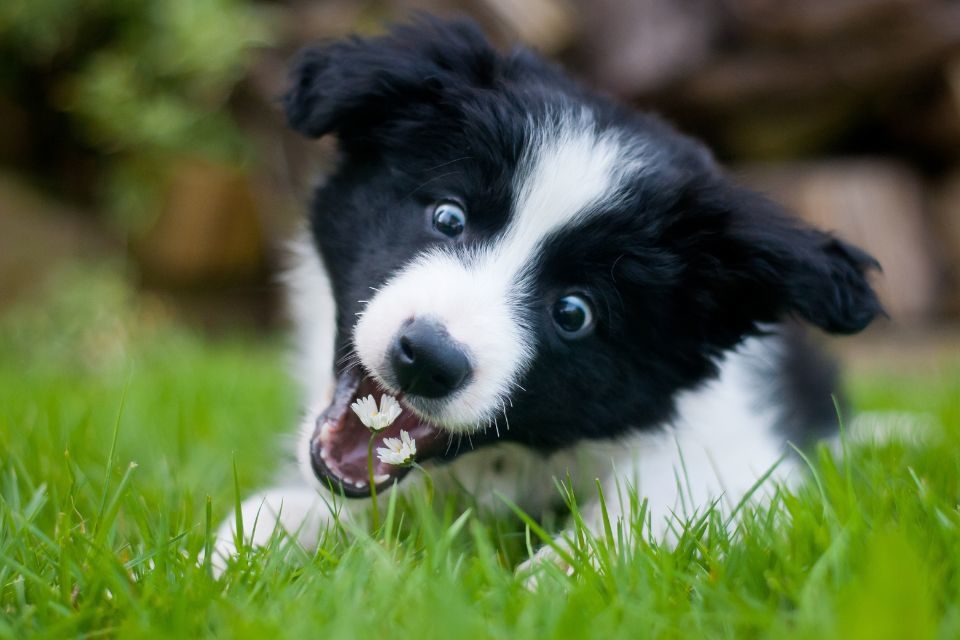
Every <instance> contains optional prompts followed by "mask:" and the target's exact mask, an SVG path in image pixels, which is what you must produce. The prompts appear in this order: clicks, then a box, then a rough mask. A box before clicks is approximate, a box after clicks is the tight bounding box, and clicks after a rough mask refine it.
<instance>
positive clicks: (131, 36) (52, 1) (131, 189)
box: [0, 0, 271, 223]
mask: <svg viewBox="0 0 960 640" xmlns="http://www.w3.org/2000/svg"><path fill="white" fill-rule="evenodd" d="M269 17H270V16H269V13H267V12H265V11H264V9H263V8H262V7H258V6H256V5H253V4H251V3H249V2H247V1H245V0H151V1H149V2H145V1H139V2H138V1H128V0H4V1H3V2H0V43H3V44H2V49H3V50H6V51H7V53H8V55H5V56H3V58H6V59H5V60H2V59H0V83H2V81H3V78H8V79H9V78H14V77H17V76H24V75H26V77H27V80H28V81H29V80H31V78H30V76H31V75H32V74H37V75H44V74H49V75H48V76H47V77H46V78H45V80H49V82H50V86H49V87H48V88H47V91H48V93H49V94H50V95H49V96H48V99H49V102H50V104H52V105H53V106H54V108H56V109H57V110H59V111H62V112H64V113H66V114H67V116H68V118H69V119H70V123H71V127H72V128H73V130H74V131H75V133H76V135H77V136H78V137H79V138H80V139H82V140H83V141H84V143H85V144H88V145H90V146H92V147H93V149H94V150H95V151H96V152H97V153H99V154H103V155H104V156H107V157H108V158H109V161H110V162H109V166H108V168H107V176H108V178H107V180H106V181H105V182H104V187H103V191H102V192H101V193H100V195H101V196H103V197H104V199H105V203H104V204H106V205H107V209H108V210H109V211H110V212H111V213H113V214H115V215H117V216H119V218H120V219H121V220H122V221H124V222H126V223H136V222H138V221H139V222H141V223H142V221H143V220H142V219H143V217H144V216H145V215H146V214H147V213H148V212H149V210H150V208H151V207H150V203H154V202H156V197H157V196H158V195H159V193H158V190H159V189H160V188H161V187H162V184H163V172H164V167H166V166H169V163H170V161H171V160H172V159H175V158H177V157H178V156H182V155H183V154H190V155H202V156H204V157H207V158H211V159H214V160H217V161H220V162H230V163H237V162H241V161H243V159H244V158H245V156H246V155H247V154H248V150H247V148H246V146H245V144H244V141H243V138H242V136H241V134H240V132H239V129H238V127H237V126H236V123H235V122H234V120H233V118H232V117H231V115H230V112H229V110H228V109H226V107H227V105H228V101H229V99H230V96H231V93H232V92H233V90H234V88H235V86H236V84H237V82H238V81H239V80H240V79H241V78H242V77H243V76H244V74H245V72H246V69H247V66H248V64H249V61H250V54H251V53H252V51H253V49H254V48H255V47H257V46H263V45H266V44H267V43H269V41H270V39H271V38H270V20H269ZM10 53H12V56H11V55H9V54H10ZM5 66H6V67H8V68H7V69H4V68H3V67H5ZM17 67H20V68H19V69H18V68H17ZM37 70H40V72H39V73H38V72H37ZM0 86H2V85H0Z"/></svg>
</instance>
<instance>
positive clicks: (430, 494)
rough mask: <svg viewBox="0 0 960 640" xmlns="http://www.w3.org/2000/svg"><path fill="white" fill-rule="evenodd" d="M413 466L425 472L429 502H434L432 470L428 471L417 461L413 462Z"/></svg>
mask: <svg viewBox="0 0 960 640" xmlns="http://www.w3.org/2000/svg"><path fill="white" fill-rule="evenodd" d="M412 466H413V467H414V468H415V469H419V470H420V472H421V473H422V474H423V477H424V480H425V481H426V483H427V504H433V478H432V477H430V472H428V471H427V470H426V469H424V468H423V467H421V466H420V465H419V464H417V463H416V462H414V463H412Z"/></svg>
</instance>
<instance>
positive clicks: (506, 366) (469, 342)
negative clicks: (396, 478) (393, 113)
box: [354, 112, 643, 432]
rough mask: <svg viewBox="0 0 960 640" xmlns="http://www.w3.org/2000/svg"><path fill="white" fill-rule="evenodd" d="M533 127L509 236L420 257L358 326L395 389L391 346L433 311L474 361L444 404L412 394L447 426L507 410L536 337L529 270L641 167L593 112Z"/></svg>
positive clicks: (458, 427) (370, 366) (366, 358)
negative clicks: (546, 244)
mask: <svg viewBox="0 0 960 640" xmlns="http://www.w3.org/2000/svg"><path fill="white" fill-rule="evenodd" d="M530 127H531V134H530V137H531V144H530V145H529V146H528V147H527V149H526V150H525V153H524V156H523V158H522V160H521V162H520V167H519V169H518V172H517V179H516V182H515V185H514V192H515V193H516V194H517V195H516V202H515V203H514V207H513V217H512V219H511V222H510V224H509V225H508V226H507V228H506V230H505V231H504V233H503V234H501V235H500V236H498V237H497V238H495V239H494V240H493V241H492V242H491V243H489V244H487V245H485V246H483V247H480V248H479V249H476V250H474V251H471V252H468V253H461V254H457V253H453V252H450V251H443V250H433V251H428V252H426V253H424V254H423V255H421V256H419V257H418V258H416V259H415V260H413V261H412V263H411V264H410V265H409V266H407V267H406V268H405V269H403V270H401V271H400V272H399V273H398V274H397V275H396V276H395V277H394V278H392V279H391V280H390V281H389V282H388V283H387V284H385V285H384V286H383V287H381V288H380V290H379V291H378V292H377V294H376V295H375V296H374V297H373V298H372V299H371V300H370V302H369V303H368V304H367V306H366V308H365V310H364V312H363V314H362V316H361V318H360V320H359V322H358V323H357V327H356V330H355V334H354V343H355V345H356V349H357V353H358V355H359V356H360V361H361V362H362V363H363V365H364V366H365V367H366V368H367V370H368V371H370V372H371V373H372V374H374V375H375V376H376V377H377V378H379V379H380V381H381V382H382V383H383V384H384V385H386V386H387V387H388V388H390V387H391V386H392V385H391V379H392V376H391V373H390V370H389V367H388V365H387V353H388V349H389V346H390V344H391V342H392V341H393V339H394V336H395V335H396V334H397V332H398V331H399V329H400V327H401V325H402V323H403V322H405V321H406V320H409V319H411V318H414V317H430V318H433V319H434V320H437V321H439V322H440V323H441V324H442V325H443V326H444V327H445V328H446V329H447V331H448V333H449V334H450V336H451V337H452V338H453V339H454V340H456V341H457V342H459V343H460V344H461V345H462V346H463V347H464V348H465V349H466V351H467V353H468V354H469V357H470V360H471V364H472V366H473V376H472V378H471V380H470V382H469V383H468V384H467V386H466V387H464V388H463V389H462V390H460V391H459V392H457V393H456V394H454V395H453V396H451V397H450V398H448V399H445V400H444V401H443V402H429V403H428V402H423V401H420V402H417V401H416V399H410V401H411V402H413V403H415V404H416V407H417V408H418V409H420V410H421V411H422V412H424V413H428V414H429V417H430V419H431V421H433V422H435V423H437V424H440V425H442V426H443V427H445V428H447V429H448V430H450V431H457V432H469V431H473V430H477V429H481V428H484V427H486V426H488V424H489V423H490V422H491V421H492V420H493V419H495V418H496V416H497V415H498V414H500V413H501V412H503V411H504V410H505V406H506V402H507V398H508V397H509V395H510V393H511V391H513V389H514V386H515V385H516V384H517V380H518V379H519V378H520V376H521V374H522V373H523V371H524V369H525V368H526V367H527V365H528V364H529V362H530V361H531V360H532V359H533V356H534V353H533V348H534V345H535V344H536V337H535V336H534V335H533V334H532V332H531V331H530V330H529V329H528V328H527V326H526V325H527V322H526V319H525V316H526V315H527V313H528V311H527V309H526V302H527V300H526V299H527V296H528V292H529V289H530V286H531V284H532V283H531V282H529V280H528V278H527V277H526V276H527V274H528V272H529V270H530V266H531V265H532V264H533V263H534V261H535V260H536V258H537V255H538V252H539V250H540V247H541V246H542V244H543V241H544V240H545V239H546V238H547V237H549V235H550V234H551V233H553V232H555V231H556V230H558V229H560V228H567V229H569V228H572V227H575V226H576V225H577V224H579V223H580V222H581V221H582V220H584V219H585V218H587V217H589V216H590V215H591V214H594V213H596V212H598V211H599V210H601V208H602V207H603V206H604V205H605V204H607V205H608V204H610V203H611V202H612V201H614V200H615V199H616V198H617V197H618V196H619V195H620V193H621V185H622V184H623V183H624V181H625V179H626V178H627V177H628V176H630V175H635V174H636V173H637V172H638V171H640V170H641V169H642V167H643V163H642V161H641V154H640V153H639V150H638V149H637V148H636V147H635V146H631V145H629V144H627V143H626V142H624V141H623V140H621V139H620V137H618V135H617V134H616V133H614V132H612V131H599V130H597V128H596V126H595V124H594V123H593V121H592V118H591V116H590V114H589V113H586V112H584V113H581V114H578V115H576V116H565V117H555V118H551V119H548V120H547V122H546V123H542V124H539V125H535V124H534V123H533V122H531V123H530ZM468 224H469V222H468ZM394 391H399V390H398V389H394Z"/></svg>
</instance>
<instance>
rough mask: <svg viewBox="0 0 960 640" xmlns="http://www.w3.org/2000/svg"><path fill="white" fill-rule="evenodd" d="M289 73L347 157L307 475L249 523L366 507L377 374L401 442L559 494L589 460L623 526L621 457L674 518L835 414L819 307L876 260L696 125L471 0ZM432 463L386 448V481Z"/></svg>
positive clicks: (257, 500)
mask: <svg viewBox="0 0 960 640" xmlns="http://www.w3.org/2000/svg"><path fill="white" fill-rule="evenodd" d="M292 76H293V77H292V87H291V89H290V90H289V92H288V93H287V95H286V97H285V100H284V106H285V109H286V113H287V117H288V119H289V122H290V125H291V126H292V127H293V128H294V129H295V130H297V131H299V132H300V133H302V134H303V135H305V136H308V137H311V138H317V137H320V136H323V135H326V134H335V135H336V136H337V140H338V142H339V151H340V159H339V164H338V167H337V169H336V171H335V172H334V173H333V174H332V175H330V176H329V177H328V178H327V180H326V182H325V183H324V184H322V185H321V186H320V187H319V188H318V189H317V190H316V192H315V193H314V196H313V202H312V206H311V207H310V214H309V225H308V228H309V232H308V233H306V234H305V237H304V238H303V239H302V241H301V242H300V243H299V246H298V249H297V265H296V266H295V267H294V268H293V270H292V272H291V273H290V276H289V284H290V293H291V306H292V312H293V315H294V319H295V321H296V326H297V329H298V330H299V337H300V345H299V347H300V348H299V353H300V355H301V362H300V367H299V375H300V377H301V381H302V383H303V388H304V390H305V394H306V406H307V415H306V420H305V422H304V425H303V428H302V437H301V438H300V441H299V444H298V446H297V457H298V460H299V467H300V471H301V473H300V474H299V476H298V477H296V478H295V479H292V480H290V481H288V482H286V483H283V484H282V485H281V486H279V487H277V488H274V489H270V490H268V491H265V492H263V493H261V494H259V495H256V496H253V497H251V498H249V499H248V500H247V501H246V502H244V504H243V518H244V522H245V523H246V529H247V531H246V534H247V535H248V536H250V537H251V542H252V543H254V544H262V543H264V542H265V541H266V540H267V539H269V538H270V536H271V534H273V532H274V529H275V526H279V527H281V528H282V529H283V530H284V531H286V532H287V533H288V534H290V535H291V536H293V537H294V538H295V539H297V540H298V541H299V542H300V543H301V544H302V545H304V546H305V547H307V548H310V547H312V546H314V545H315V544H316V542H317V539H318V536H319V535H320V534H321V533H322V532H323V530H324V529H325V527H327V526H328V525H329V524H330V523H331V522H332V520H333V517H334V515H333V513H334V511H337V512H338V517H340V518H346V519H356V518H358V517H359V516H361V515H362V514H365V512H366V510H367V509H368V507H369V503H370V501H369V499H368V496H369V495H370V489H371V487H370V486H369V484H368V480H367V478H368V473H367V445H368V440H369V437H370V432H369V430H368V429H367V428H366V427H364V426H363V425H362V424H361V422H360V420H359V419H358V417H357V416H356V415H354V413H353V412H352V411H351V410H350V405H351V403H353V402H354V401H355V400H356V399H358V398H361V397H364V396H366V395H368V394H372V395H374V396H375V397H380V396H381V395H382V394H384V393H389V394H392V395H394V396H396V397H398V398H399V399H400V402H401V405H402V408H403V411H402V413H401V415H400V417H399V418H398V419H397V420H396V422H395V423H394V424H393V426H392V427H390V428H389V429H387V430H386V431H385V432H383V433H382V434H381V435H379V436H378V440H379V441H381V442H382V439H383V438H384V437H391V436H394V437H395V436H396V435H397V434H398V433H399V432H400V431H401V430H404V431H407V432H408V433H409V434H410V435H411V436H412V437H413V438H414V439H415V441H416V449H417V457H416V460H417V462H418V463H419V464H420V465H422V466H423V467H424V468H425V469H426V470H428V471H429V473H430V474H431V477H432V478H433V479H434V482H435V483H436V484H437V486H438V487H441V488H442V487H444V486H449V487H458V488H466V490H468V491H470V492H473V493H474V495H475V497H476V499H478V500H480V501H481V502H483V503H486V504H488V505H490V506H491V507H496V506H497V505H503V501H502V500H500V499H498V498H496V497H494V496H495V495H496V494H497V493H499V494H503V495H506V496H508V497H509V499H510V500H512V501H513V502H515V503H516V504H518V505H520V506H521V507H522V508H524V509H525V510H527V512H528V513H533V514H536V513H538V512H539V511H541V510H544V509H547V508H550V507H552V506H554V505H555V504H556V502H557V500H558V498H559V494H558V492H557V489H556V486H555V479H556V478H567V477H568V476H569V478H570V480H571V482H572V490H573V491H574V493H575V494H576V495H577V496H578V502H579V504H580V505H581V508H582V514H583V517H584V519H585V522H586V524H587V526H588V527H592V528H594V529H596V530H598V531H600V532H602V519H603V518H602V514H601V512H600V509H599V507H598V504H599V500H598V498H597V496H598V491H597V481H598V480H599V485H600V488H601V489H602V491H603V492H604V495H605V496H606V497H607V510H608V514H607V515H608V516H609V517H610V518H612V519H614V520H616V519H619V518H624V517H627V516H629V514H628V513H627V508H626V507H625V506H624V505H623V504H622V503H621V501H620V500H618V499H617V498H616V496H622V495H624V494H625V493H626V491H627V489H630V490H634V491H636V492H637V495H638V496H639V497H640V498H641V499H644V498H645V499H647V500H648V501H649V503H648V511H647V515H648V521H647V527H648V533H649V535H653V536H662V535H664V534H665V533H666V532H668V531H669V530H670V529H671V528H672V527H674V526H676V524H677V521H678V520H679V521H682V520H684V519H686V518H688V517H691V516H693V515H694V514H696V513H702V511H703V509H705V508H706V507H707V506H708V505H711V504H713V503H718V504H720V505H721V506H723V505H733V504H736V503H737V502H738V501H740V500H741V499H742V498H743V497H744V496H745V495H746V494H747V492H749V491H750V490H751V488H752V487H753V486H754V485H755V483H757V481H758V479H760V478H762V477H763V476H764V475H765V474H768V473H770V475H772V476H773V477H774V478H777V479H780V480H783V479H785V478H788V477H789V476H790V475H791V472H792V470H793V469H794V468H795V467H796V466H797V464H796V462H795V461H794V460H793V458H792V457H791V456H790V454H789V451H790V449H789V446H788V442H792V443H795V444H796V445H797V446H804V445H805V444H809V443H810V442H811V441H812V440H814V439H816V438H818V437H821V436H824V435H829V434H830V433H832V431H833V429H834V425H835V423H836V416H835V411H834V405H833V401H832V398H831V394H832V393H833V392H834V391H835V390H836V378H835V375H834V371H833V367H832V365H831V364H830V362H829V360H828V359H826V358H824V357H823V356H822V355H820V354H819V353H818V352H817V351H816V350H814V349H813V348H812V347H811V346H809V345H807V344H805V343H804V341H803V339H802V333H801V332H800V331H799V330H798V329H797V326H796V325H795V324H794V322H795V321H804V322H806V323H810V324H812V325H815V326H817V327H819V328H821V329H823V330H825V331H827V332H829V333H840V334H849V333H854V332H857V331H860V330H861V329H863V328H864V327H866V326H867V325H868V324H869V323H870V321H871V320H872V319H873V318H874V317H875V316H876V315H877V314H878V313H881V307H880V304H879V303H878V300H877V297H876V296H875V294H874V292H873V290H872V289H871V287H870V284H869V283H868V281H867V278H866V275H865V274H866V272H868V271H870V270H871V269H874V268H876V267H877V266H878V265H877V263H876V261H875V260H874V259H873V258H872V257H870V256H869V255H867V254H866V253H864V252H863V251H861V250H860V249H858V248H856V247H854V246H852V245H850V244H847V243H845V242H843V241H841V240H839V239H837V238H835V237H833V236H831V235H830V234H828V233H824V232H821V231H818V230H815V229H812V228H810V227H808V226H806V225H805V224H803V223H801V222H799V221H797V220H795V219H793V218H791V217H790V216H788V215H787V214H786V213H785V212H783V211H782V210H781V209H780V208H779V207H777V206H776V205H774V204H772V203H770V202H768V201H767V200H765V199H763V198H762V197H759V196H758V195H756V194H754V193H751V192H749V191H746V190H744V189H742V188H740V187H738V186H737V185H735V184H734V183H733V182H731V180H730V179H729V178H728V176H727V175H725V174H724V172H723V171H722V170H721V169H720V168H719V167H718V166H717V164H716V163H715V162H714V160H713V158H712V157H711V154H710V153H709V151H708V150H707V149H705V148H704V147H703V146H702V145H701V144H699V143H698V142H697V141H695V140H692V139H690V138H688V137H685V136H683V135H681V134H679V133H677V132H676V131H674V130H673V129H671V128H670V127H669V126H667V125H666V124H664V123H663V122H662V121H660V120H658V119H657V118H655V117H652V116H650V115H646V114H640V113H636V112H634V111H632V110H629V109H626V108H624V107H622V106H619V105H617V104H615V103H613V102H611V101H610V100H608V99H606V98H604V97H602V96H600V95H597V94H595V93H593V92H591V91H589V90H587V89H585V88H584V87H582V86H581V85H579V84H577V83H576V82H574V81H572V80H571V79H570V78H568V77H567V76H565V75H564V74H563V72H562V71H561V70H560V69H558V68H557V67H555V66H553V65H552V64H550V63H548V62H546V61H544V60H542V59H541V58H539V57H538V56H537V55H535V54H534V53H531V52H530V51H528V50H526V49H522V48H518V49H515V50H513V51H511V52H509V53H507V54H501V53H499V52H497V51H496V50H494V49H493V48H492V47H491V46H490V44H489V43H488V42H487V41H486V39H485V38H484V36H483V35H482V33H481V32H480V31H479V30H478V28H477V27H476V26H475V25H474V24H473V23H471V22H468V21H453V22H444V21H439V20H434V19H428V18H424V19H420V20H418V21H416V22H413V23H409V24H404V25H400V26H396V27H394V28H393V29H392V30H391V31H389V33H387V34H386V35H383V36H380V37H372V38H350V39H347V40H343V41H340V42H336V43H333V44H329V45H325V46H319V47H316V48H312V49H308V50H307V51H305V52H304V53H303V54H302V55H301V57H300V59H299V61H298V62H297V63H296V65H295V67H294V69H293V74H292ZM771 470H772V473H771ZM408 473H409V477H407V475H408ZM420 473H421V472H419V471H415V472H413V473H410V472H409V468H408V467H397V466H392V465H389V464H385V463H383V462H380V461H376V462H375V483H376V489H377V491H378V493H379V494H381V495H382V494H384V493H386V492H388V491H394V490H401V491H402V490H407V489H408V488H409V487H411V486H416V485H417V480H416V478H417V476H418V475H419V474H420ZM233 520H234V519H233V518H230V519H228V522H227V523H225V524H224V525H223V526H222V527H221V529H220V532H219V534H218V542H217V549H218V553H219V555H220V556H221V558H225V557H229V556H230V555H231V554H232V553H233V552H234V547H233V545H234V540H235V536H234V532H233V529H232V525H233ZM254 521H256V522H257V526H256V528H255V531H254V532H253V534H252V536H251V532H250V529H251V528H252V524H253V522H254Z"/></svg>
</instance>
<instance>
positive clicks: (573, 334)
mask: <svg viewBox="0 0 960 640" xmlns="http://www.w3.org/2000/svg"><path fill="white" fill-rule="evenodd" d="M553 322H554V323H555V324H556V325H557V329H559V330H560V335H562V336H563V337H564V338H568V339H575V338H582V337H583V336H585V335H587V334H588V333H590V330H591V329H593V309H592V308H591V306H590V303H589V302H587V300H586V298H584V297H582V296H578V295H567V296H563V297H562V298H560V299H559V300H557V301H556V302H555V303H554V304H553Z"/></svg>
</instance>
